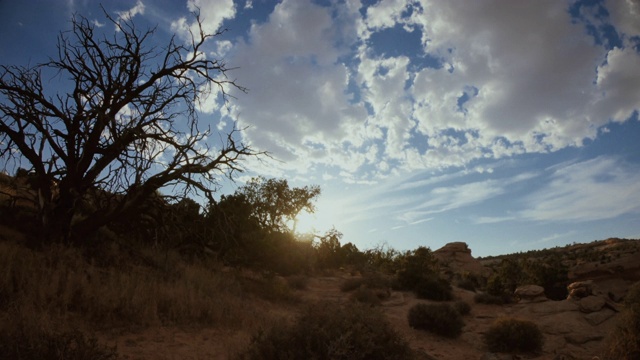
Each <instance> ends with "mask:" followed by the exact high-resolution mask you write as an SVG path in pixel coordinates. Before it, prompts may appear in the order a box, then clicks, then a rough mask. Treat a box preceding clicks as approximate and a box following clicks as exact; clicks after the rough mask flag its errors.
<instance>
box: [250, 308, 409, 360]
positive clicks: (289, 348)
mask: <svg viewBox="0 0 640 360" xmlns="http://www.w3.org/2000/svg"><path fill="white" fill-rule="evenodd" d="M239 358H240V359H246V360H262V359H318V360H324V359H327V360H328V359H332V360H333V359H336V360H338V359H345V360H347V359H372V360H375V359H380V360H383V359H398V360H400V359H410V358H411V350H410V348H409V346H408V345H407V343H406V342H405V341H404V340H403V339H402V338H401V337H400V335H399V334H398V333H396V332H395V330H393V329H392V328H391V326H390V325H389V323H388V321H387V320H386V319H385V317H384V315H383V314H382V313H381V312H379V311H376V310H375V309H372V308H371V307H367V306H362V305H358V304H356V303H351V304H347V305H346V306H344V307H343V306H340V305H339V304H336V303H331V302H323V303H318V304H313V305H312V306H309V307H307V308H306V310H305V311H304V312H303V313H302V315H301V316H300V317H299V318H298V319H297V320H296V321H295V322H294V323H293V324H279V325H276V326H274V327H272V328H270V329H267V330H264V331H260V332H258V333H257V334H256V335H254V337H253V340H252V343H251V345H250V347H249V349H248V350H247V351H246V352H245V353H243V354H241V355H240V356H239Z"/></svg>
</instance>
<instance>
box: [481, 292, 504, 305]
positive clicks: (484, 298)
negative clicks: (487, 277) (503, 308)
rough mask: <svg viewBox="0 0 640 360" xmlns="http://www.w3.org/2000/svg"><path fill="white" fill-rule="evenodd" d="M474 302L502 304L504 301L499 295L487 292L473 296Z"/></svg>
mask: <svg viewBox="0 0 640 360" xmlns="http://www.w3.org/2000/svg"><path fill="white" fill-rule="evenodd" d="M473 301H475V303H476V304H490V305H502V304H504V303H505V301H504V298H502V297H501V296H496V295H491V294H488V293H477V294H476V295H475V296H474V297H473Z"/></svg>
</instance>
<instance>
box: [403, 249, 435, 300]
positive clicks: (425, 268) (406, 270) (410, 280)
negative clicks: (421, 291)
mask: <svg viewBox="0 0 640 360" xmlns="http://www.w3.org/2000/svg"><path fill="white" fill-rule="evenodd" d="M398 261H399V262H400V264H401V265H400V266H401V269H400V270H399V271H398V274H397V277H398V282H399V284H400V286H401V287H402V288H403V289H405V290H413V289H415V288H416V286H417V285H418V283H420V282H421V281H422V280H423V279H424V278H425V277H433V276H435V275H436V274H437V273H438V261H437V260H436V258H435V257H434V256H433V253H432V252H431V249H429V248H426V247H424V246H421V247H419V248H417V249H415V250H413V251H410V252H407V253H405V254H403V255H402V256H401V257H400V259H399V260H398Z"/></svg>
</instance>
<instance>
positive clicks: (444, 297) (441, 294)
mask: <svg viewBox="0 0 640 360" xmlns="http://www.w3.org/2000/svg"><path fill="white" fill-rule="evenodd" d="M413 292H414V293H415V294H416V296H418V297H419V298H421V299H430V300H436V301H448V300H451V299H453V293H452V292H451V285H450V284H449V283H448V282H447V280H445V279H442V278H440V277H437V276H425V277H423V278H422V279H421V280H420V281H419V282H418V283H417V284H416V285H415V286H414V288H413Z"/></svg>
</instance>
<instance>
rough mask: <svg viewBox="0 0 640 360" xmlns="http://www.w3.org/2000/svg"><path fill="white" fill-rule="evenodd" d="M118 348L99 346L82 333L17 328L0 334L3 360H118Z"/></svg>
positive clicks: (94, 340)
mask: <svg viewBox="0 0 640 360" xmlns="http://www.w3.org/2000/svg"><path fill="white" fill-rule="evenodd" d="M117 358H118V355H117V352H116V350H115V348H109V347H106V346H103V345H100V344H98V341H97V340H96V339H95V338H92V337H86V336H85V335H84V334H82V333H81V332H79V331H73V332H62V333H47V332H44V331H42V330H33V329H32V330H31V331H26V330H25V329H24V328H23V329H18V330H16V331H12V332H2V333H0V359H13V360H31V359H39V360H58V359H65V360H85V359H92V360H93V359H95V360H111V359H117Z"/></svg>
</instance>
